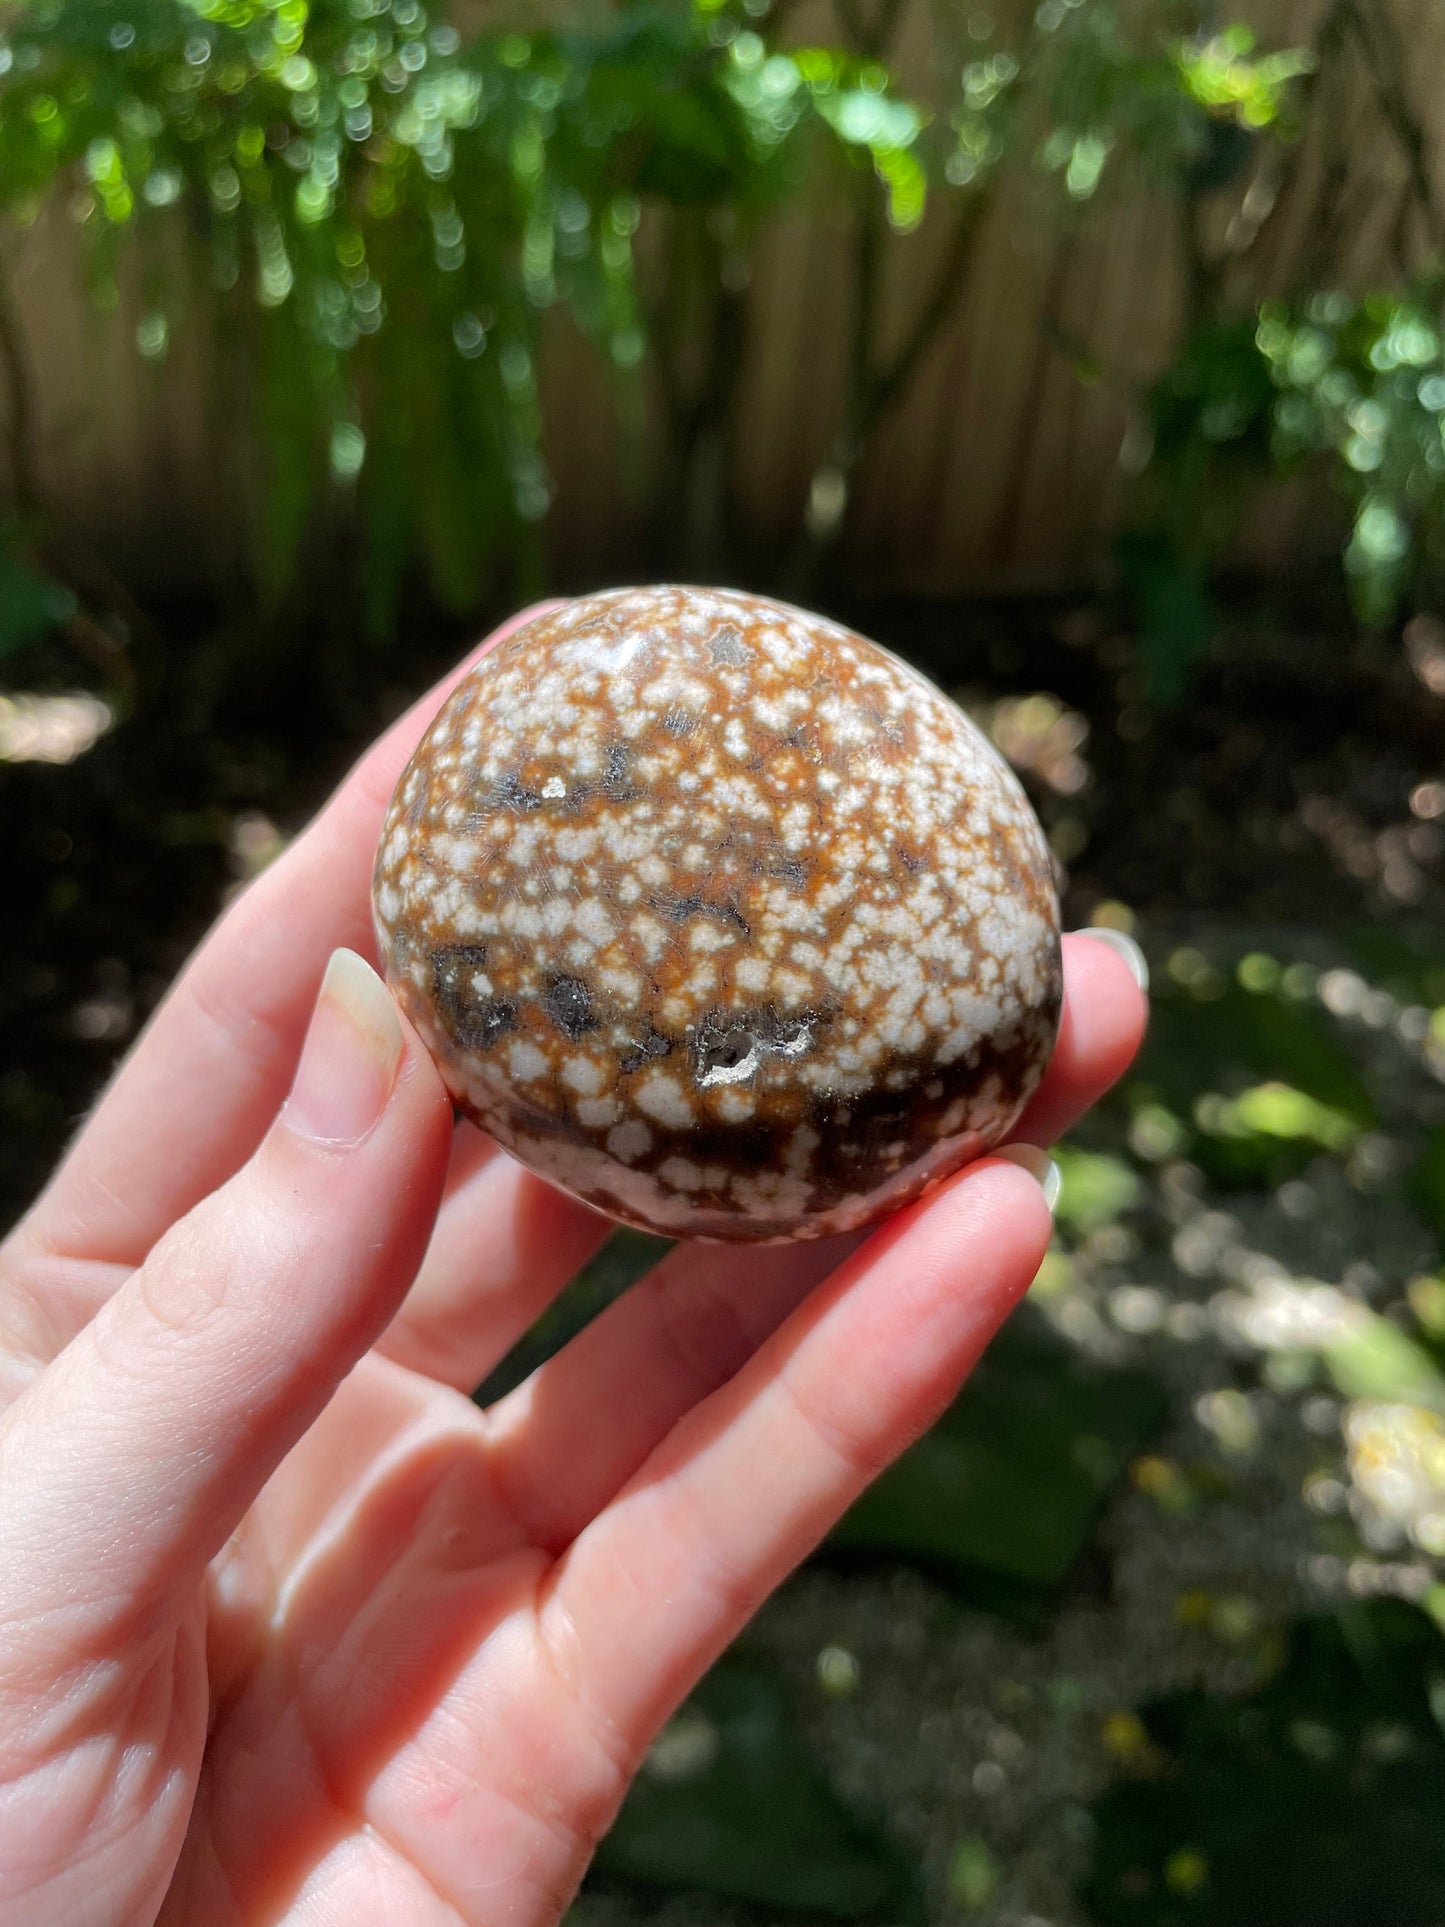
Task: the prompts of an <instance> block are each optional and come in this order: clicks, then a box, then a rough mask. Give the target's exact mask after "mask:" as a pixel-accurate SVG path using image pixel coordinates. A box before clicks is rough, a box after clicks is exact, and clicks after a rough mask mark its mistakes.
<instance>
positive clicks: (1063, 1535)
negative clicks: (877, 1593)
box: [829, 1154, 1166, 1613]
mask: <svg viewBox="0 0 1445 1927" xmlns="http://www.w3.org/2000/svg"><path fill="white" fill-rule="evenodd" d="M1075 1155H1076V1157H1077V1154H1075ZM1075 1171H1076V1175H1077V1164H1076V1166H1075ZM1165 1403H1166V1401H1165V1396H1164V1393H1163V1391H1162V1389H1161V1388H1160V1386H1159V1385H1158V1384H1157V1383H1156V1382H1155V1381H1154V1380H1153V1379H1151V1378H1149V1377H1148V1376H1146V1375H1144V1374H1142V1373H1138V1372H1132V1371H1124V1370H1110V1369H1108V1368H1106V1367H1103V1366H1099V1365H1095V1364H1091V1363H1090V1362H1089V1361H1088V1360H1087V1359H1086V1358H1085V1357H1084V1356H1083V1355H1082V1354H1080V1353H1079V1352H1077V1351H1075V1350H1073V1349H1072V1348H1071V1347H1069V1346H1068V1345H1066V1344H1065V1343H1063V1341H1062V1340H1060V1339H1058V1338H1057V1337H1055V1336H1054V1335H1053V1333H1052V1332H1051V1330H1050V1329H1049V1327H1048V1326H1047V1325H1046V1324H1045V1322H1044V1321H1043V1319H1042V1318H1041V1317H1040V1316H1039V1315H1038V1314H1037V1313H1035V1312H1034V1311H1033V1310H1032V1309H1031V1308H1030V1307H1027V1306H1026V1307H1024V1308H1023V1309H1022V1310H1021V1311H1020V1312H1018V1313H1016V1314H1015V1316H1014V1317H1013V1319H1011V1320H1010V1322H1009V1323H1008V1324H1007V1325H1006V1326H1005V1327H1004V1329H1003V1331H1002V1332H1001V1333H1000V1335H999V1336H998V1337H997V1338H996V1339H995V1340H994V1342H993V1344H992V1345H991V1347H990V1348H989V1350H988V1352H987V1354H986V1355H985V1357H984V1359H983V1361H982V1363H981V1364H980V1365H978V1366H977V1367H976V1369H975V1371H974V1373H973V1376H972V1377H971V1378H970V1380H969V1382H968V1384H967V1385H966V1386H965V1387H964V1389H963V1391H962V1392H961V1393H960V1395H959V1397H958V1398H957V1399H956V1400H955V1401H954V1403H953V1405H952V1406H951V1407H950V1408H949V1410H948V1411H947V1412H946V1413H945V1415H944V1416H943V1418H942V1419H940V1420H939V1422H938V1423H937V1425H935V1426H934V1428H933V1429H932V1431H930V1432H929V1433H928V1434H927V1435H926V1436H925V1437H924V1438H922V1439H920V1440H919V1442H918V1444H917V1445H915V1446H914V1447H913V1448H912V1450H911V1451H909V1452H908V1453H907V1454H905V1456H904V1457H903V1458H902V1459H900V1460H899V1461H898V1463H897V1465H895V1466H894V1467H892V1469H891V1470H889V1471H887V1472H885V1473H884V1474H883V1476H882V1478H881V1479H879V1480H878V1482H877V1483H876V1484H875V1485H873V1486H872V1487H870V1489H869V1490H868V1491H867V1492H866V1493H865V1494H864V1495H863V1497H862V1498H861V1499H860V1500H859V1501H858V1503H857V1504H856V1505H855V1506H854V1507H853V1509H852V1511H851V1512H850V1513H849V1514H848V1515H847V1517H846V1518H845V1519H844V1520H843V1522H842V1524H841V1525H840V1526H839V1527H838V1528H837V1530H836V1531H835V1532H834V1534H833V1536H832V1539H831V1540H830V1542H829V1543H830V1545H831V1546H832V1547H833V1548H834V1549H835V1550H837V1551H842V1552H846V1553H848V1554H849V1555H850V1556H853V1557H858V1556H862V1555H864V1554H867V1555H868V1556H869V1557H872V1558H885V1559H906V1560H914V1561H919V1562H921V1563H923V1564H924V1565H926V1566H928V1567H930V1568H931V1569H933V1570H936V1571H939V1572H942V1573H945V1574H947V1575H948V1576H949V1577H950V1578H951V1579H953V1580H954V1582H955V1583H957V1584H961V1585H962V1586H963V1587H964V1589H965V1591H966V1592H967V1594H968V1595H969V1596H970V1597H972V1598H976V1599H979V1600H983V1601H986V1602H987V1603H989V1604H991V1605H994V1606H999V1607H1004V1608H1007V1609H1010V1610H1015V1611H1022V1612H1024V1613H1029V1612H1033V1611H1037V1610H1038V1608H1039V1605H1040V1603H1041V1601H1042V1600H1043V1599H1046V1598H1047V1596H1048V1595H1049V1594H1050V1593H1052V1592H1053V1591H1054V1590H1055V1589H1056V1588H1057V1587H1058V1586H1060V1585H1061V1584H1062V1583H1063V1581H1064V1579H1065V1578H1066V1577H1067V1575H1068V1573H1069V1571H1070V1569H1071V1567H1072V1566H1073V1565H1074V1563H1075V1561H1076V1560H1077V1559H1078V1557H1079V1555H1080V1554H1081V1553H1082V1551H1083V1550H1084V1547H1085V1546H1086V1545H1087V1543H1088V1540H1089V1536H1090V1534H1091V1532H1092V1530H1093V1527H1094V1522H1095V1520H1096V1519H1097V1517H1098V1515H1099V1512H1100V1510H1101V1509H1102V1507H1103V1505H1104V1503H1105V1501H1106V1500H1107V1498H1108V1497H1109V1495H1110V1493H1111V1492H1112V1491H1113V1489H1114V1487H1115V1486H1116V1485H1117V1483H1118V1482H1119V1480H1120V1479H1121V1478H1122V1477H1123V1475H1124V1471H1125V1468H1126V1467H1127V1465H1128V1463H1129V1461H1130V1460H1131V1459H1132V1458H1133V1457H1134V1456H1135V1455H1136V1454H1137V1453H1138V1452H1139V1451H1140V1450H1141V1449H1142V1448H1143V1446H1144V1445H1145V1444H1146V1443H1147V1442H1148V1440H1149V1438H1150V1436H1151V1435H1152V1434H1153V1432H1154V1431H1155V1430H1156V1429H1157V1427H1158V1425H1159V1424H1160V1422H1161V1420H1162V1418H1163V1416H1164V1411H1165Z"/></svg>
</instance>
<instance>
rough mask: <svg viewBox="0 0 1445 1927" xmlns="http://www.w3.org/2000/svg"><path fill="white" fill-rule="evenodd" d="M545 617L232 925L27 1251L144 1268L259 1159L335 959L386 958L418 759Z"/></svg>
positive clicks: (352, 786) (347, 794) (42, 1213)
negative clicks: (393, 838) (393, 869)
mask: <svg viewBox="0 0 1445 1927" xmlns="http://www.w3.org/2000/svg"><path fill="white" fill-rule="evenodd" d="M542 606H544V607H545V606H550V605H542ZM537 613H539V611H538V610H537V609H530V610H524V611H523V612H522V613H521V614H520V615H518V616H516V617H514V618H513V620H512V621H511V622H510V623H508V624H506V625H505V626H504V627H503V628H502V629H500V630H498V631H497V632H496V633H495V634H494V635H493V636H491V637H489V638H488V639H487V641H486V642H485V643H483V644H481V645H480V647H479V648H478V649H477V650H474V651H473V652H472V655H471V656H469V657H468V658H467V659H466V661H465V662H462V663H460V664H458V666H457V668H456V669H455V670H454V671H453V672H452V673H451V675H449V676H447V677H445V678H444V679H443V681H442V682H440V683H439V684H437V685H436V687H435V688H433V689H431V690H430V691H428V693H427V694H426V695H425V696H423V697H422V698H421V699H420V701H419V702H417V703H415V704H414V705H413V706H412V708H411V709H409V710H408V711H407V713H406V715H405V716H403V717H402V718H401V720H400V721H399V722H397V723H396V724H395V725H393V727H392V728H391V729H390V730H388V731H387V733H386V734H385V735H384V736H383V737H382V738H381V739H380V741H379V742H377V743H376V744H374V745H373V747H372V748H371V749H370V750H369V751H368V752H367V754H366V755H365V756H364V757H363V758H362V759H361V761H360V762H359V763H358V764H357V766H356V767H355V768H354V769H353V770H352V772H351V774H350V776H348V777H347V779H346V781H345V782H344V783H343V784H342V785H341V788H340V789H339V790H338V791H337V793H336V794H335V795H334V796H333V797H332V799H331V801H330V802H329V803H328V804H327V805H326V807H325V809H324V810H322V812H321V814H320V815H319V816H318V817H317V818H316V819H315V820H314V822H312V824H311V825H310V827H309V828H308V829H307V830H306V831H305V832H304V833H303V834H302V835H301V836H300V837H298V838H297V840H296V841H295V842H294V843H293V844H292V846H291V847H290V849H289V850H288V851H287V852H286V854H285V855H284V856H282V857H281V858H280V859H279V860H278V861H277V862H276V863H275V864H274V865H273V866H272V867H271V868H270V869H269V870H267V871H266V872H265V873H264V874H263V875H262V876H261V877H259V878H258V879H257V881H256V882H255V883H254V884H253V885H252V886H251V888H250V889H249V890H247V891H246V892H245V894H244V895H243V896H242V897H240V899H239V900H238V901H237V902H236V904H235V905H234V906H233V907H232V909H231V910H230V911H229V912H228V913H227V914H226V916H225V917H224V918H223V919H222V920H221V922H220V923H219V925H218V926H217V927H216V929H215V930H214V931H213V932H212V933H211V935H210V936H209V937H208V938H207V940H206V942H205V943H204V944H203V946H202V948H201V949H200V951H199V952H198V953H197V955H196V956H195V957H194V958H193V959H192V961H191V963H190V964H189V965H188V966H187V968H186V970H185V972H184V973H183V975H182V976H181V978H180V980H179V981H178V983H177V984H176V986H175V987H174V989H173V990H172V991H171V993H170V995H169V996H168V997H167V998H166V1000H165V1002H164V1003H163V1004H162V1005H161V1007H160V1009H159V1010H158V1011H157V1012H156V1014H155V1016H154V1017H153V1018H152V1019H151V1022H150V1024H149V1025H148V1026H147V1028H146V1030H145V1032H144V1033H143V1035H142V1036H141V1038H140V1040H139V1042H138V1043H137V1044H136V1046H135V1048H134V1049H133V1050H132V1051H131V1053H130V1055H129V1056H128V1057H127V1059H126V1061H125V1063H124V1064H123V1065H122V1066H121V1069H120V1072H119V1073H118V1075H117V1077H116V1078H115V1080H114V1082H113V1083H112V1084H111V1086H110V1089H109V1090H108V1091H107V1093H106V1095H105V1096H104V1098H103V1099H102V1101H101V1103H100V1106H99V1108H98V1110H97V1111H96V1112H95V1114H94V1116H93V1117H92V1118H91V1120H90V1122H89V1123H88V1125H87V1126H86V1128H85V1130H84V1132H83V1133H82V1135H81V1137H80V1138H79V1140H78V1141H77V1143H76V1144H75V1146H74V1148H73V1149H72V1151H71V1153H70V1155H69V1157H68V1158H67V1159H66V1161H65V1163H64V1164H63V1165H62V1166H61V1169H60V1171H59V1172H58V1174H57V1176H56V1177H55V1179H54V1180H53V1182H52V1184H51V1185H50V1187H49V1189H48V1191H47V1192H46V1193H45V1194H44V1196H43V1197H42V1198H41V1200H40V1202H39V1204H38V1205H37V1206H36V1208H35V1210H34V1212H33V1213H32V1214H31V1217H30V1219H29V1220H28V1221H27V1223H26V1225H25V1227H24V1232H23V1236H24V1237H25V1239H26V1240H28V1241H29V1242H30V1243H32V1244H34V1245H39V1246H41V1247H42V1248H44V1249H46V1250H49V1251H53V1252H61V1253H65V1254H69V1255H83V1256H85V1257H100V1258H105V1259H108V1260H110V1261H112V1262H120V1263H123V1264H125V1265H126V1266H128V1267H130V1266H135V1265H138V1264H139V1263H140V1262H141V1260H142V1259H143V1258H144V1257H145V1255H146V1253H147V1252H148V1251H149V1250H150V1248H151V1246H152V1245H153V1244H154V1243H155V1241H156V1239H157V1238H158V1237H160V1235H161V1234H162V1232H163V1231H164V1230H165V1229H166V1228H167V1226H168V1225H170V1224H171V1223H172V1222H173V1221H174V1220H175V1219H176V1218H178V1217H180V1216H182V1215H183V1214H184V1213H185V1212H186V1211H188V1210H189V1209H190V1208H191V1206H192V1205H193V1204H195V1203H196V1202H197V1200H198V1199H200V1198H202V1197H205V1196H206V1195H207V1194H208V1193H209V1192H211V1191H213V1190H215V1189H216V1187H217V1186H218V1185H220V1184H222V1183H223V1182H224V1181H225V1180H226V1179H227V1178H228V1177H229V1176H230V1175H231V1173H232V1172H233V1171H235V1170H236V1169H237V1168H238V1166H239V1165H240V1164H241V1163H242V1162H243V1161H244V1159H245V1158H247V1157H248V1156H249V1155H250V1153H251V1152H252V1150H253V1149H254V1148H255V1146H256V1145H257V1143H259V1141H260V1139H261V1136H262V1134H263V1132H264V1131H265V1130H266V1128H267V1126H268V1125H269V1124H270V1122H271V1119H272V1117H273V1116H274V1115H275V1112H276V1107H277V1105H278V1104H279V1103H280V1102H281V1100H282V1098H283V1097H284V1095H285V1092H286V1085H287V1081H288V1079H289V1077H290V1074H291V1069H292V1066H293V1065H294V1064H295V1062H296V1052H297V1049H298V1047H299V1045H300V1042H301V1036H302V1033H303V1031H304V1029H305V1025H306V1019H307V1016H308V1014H309V1012H310V1009H311V1006H312V1003H313V1002H314V1000H315V997H316V991H317V986H318V984H319V983H320V981H321V973H322V971H323V969H324V968H325V966H326V960H327V957H328V956H329V955H330V953H331V951H332V950H333V949H334V948H335V947H336V946H337V945H338V944H342V945H346V946H348V947H349V948H351V949H354V950H356V951H358V952H359V953H361V954H362V955H364V956H371V955H372V954H373V953H374V944H373V939H372V932H371V912H370V882H371V865H372V859H373V856H374V854H375V849H376V840H377V837H378V836H379V834H380V831H381V824H382V819H383V817H384V815H385V812H386V806H387V803H388V801H389V799H390V796H391V792H392V789H393V787H394V786H395V784H396V781H397V779H398V777H399V776H400V775H401V772H402V770H403V768H404V767H405V764H406V761H407V758H408V757H409V756H410V754H411V752H412V750H413V749H414V748H415V747H416V744H417V741H418V740H419V738H420V736H421V734H422V731H423V729H424V728H425V726H426V724H427V723H428V722H429V721H430V719H431V717H432V716H433V715H434V714H435V713H436V710H437V708H438V707H439V706H440V704H441V702H442V700H443V698H444V697H445V696H446V695H447V694H448V693H449V691H450V689H451V688H452V687H453V686H454V685H455V683H456V682H457V681H459V680H460V678H461V677H462V676H463V675H464V674H465V673H466V671H467V669H468V668H470V666H471V665H472V663H473V662H474V661H475V660H476V659H477V658H478V656H480V655H481V654H483V653H484V652H485V651H486V650H487V649H489V648H492V647H494V646H495V645H496V644H497V643H498V642H499V641H501V640H502V638H503V637H505V636H507V635H510V634H511V633H512V631H513V630H515V629H516V628H518V627H519V626H520V625H521V624H523V623H524V622H527V621H530V620H531V618H532V617H533V616H534V615H536V614H537Z"/></svg>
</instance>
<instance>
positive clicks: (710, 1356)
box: [487, 1237, 859, 1552]
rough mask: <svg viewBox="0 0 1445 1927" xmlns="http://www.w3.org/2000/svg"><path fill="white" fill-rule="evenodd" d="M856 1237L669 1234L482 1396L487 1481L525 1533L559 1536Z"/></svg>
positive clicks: (567, 1537)
mask: <svg viewBox="0 0 1445 1927" xmlns="http://www.w3.org/2000/svg"><path fill="white" fill-rule="evenodd" d="M858 1242H859V1241H858V1239H857V1238H856V1237H848V1238H828V1239H820V1240H819V1241H818V1242H816V1243H812V1244H802V1245H791V1246H790V1245H779V1246H775V1247H770V1248H768V1249H765V1250H751V1251H748V1250H739V1249H738V1247H737V1246H735V1245H679V1246H678V1247H677V1248H676V1249H675V1250H673V1251H671V1252H669V1254H668V1255H667V1257H666V1258H664V1259H663V1260H662V1262H661V1263H660V1264H658V1265H655V1266H654V1267H653V1269H652V1270H651V1271H650V1272H648V1273H647V1275H646V1276H645V1277H644V1278H642V1279H640V1280H639V1281H638V1283H637V1284H635V1285H634V1286H633V1287H632V1289H631V1290H630V1291H628V1292H626V1293H624V1294H623V1296H622V1297H621V1298H618V1299H616V1300H615V1301H614V1302H613V1303H612V1304H611V1305H609V1306H608V1307H607V1309H606V1310H605V1311H603V1312H601V1313H599V1314H598V1316H597V1317H596V1318H594V1319H593V1320H592V1322H591V1324H589V1325H588V1326H587V1327H586V1329H585V1330H584V1331H582V1332H581V1333H579V1334H578V1336H577V1337H576V1338H574V1339H573V1340H572V1342H571V1343H570V1344H569V1345H566V1346H564V1347H563V1349H562V1350H561V1351H560V1352H558V1353H557V1354H556V1356H555V1357H553V1358H551V1359H549V1360H548V1361H547V1363H546V1364H544V1365H542V1366H540V1367H539V1368H538V1370H537V1371H535V1372H533V1374H532V1376H531V1377H530V1378H529V1379H528V1380H527V1381H526V1383H525V1384H523V1385H519V1386H518V1387H517V1389H516V1391H514V1392H512V1393H509V1394H508V1396H507V1397H506V1398H503V1399H500V1400H499V1401H498V1402H497V1404H496V1405H494V1406H492V1407H491V1408H490V1410H489V1411H488V1413H487V1420H488V1457H489V1460H490V1463H491V1466H492V1478H493V1483H494V1484H495V1486H496V1488H497V1490H498V1492H499V1493H500V1494H501V1496H502V1497H503V1499H504V1500H505V1502H506V1506H507V1510H508V1512H509V1513H510V1515H511V1516H512V1517H513V1518H514V1519H515V1520H517V1521H518V1523H519V1529H520V1531H521V1532H522V1533H523V1535H524V1536H525V1538H526V1541H527V1543H528V1544H531V1545H538V1546H544V1547H546V1548H548V1549H549V1550H550V1551H553V1552H561V1551H562V1550H563V1548H564V1547H566V1546H567V1545H569V1544H570V1543H571V1542H572V1540H573V1539H574V1538H575V1537H576V1536H577V1534H578V1533H579V1532H580V1531H581V1530H582V1528H583V1527H584V1526H585V1525H586V1524H587V1522H588V1520H590V1519H591V1518H592V1517H593V1516H594V1514H595V1513H597V1512H598V1511H600V1509H601V1508H602V1507H603V1506H604V1505H606V1504H607V1502H608V1501H609V1500H610V1499H611V1498H612V1497H613V1495H614V1494H615V1493H616V1492H617V1491H618V1490H619V1488H620V1487H621V1486H622V1485H624V1484H625V1483H626V1481H627V1480H628V1479H630V1478H631V1477H632V1475H633V1473H634V1472H635V1471H636V1470H637V1468H638V1467H639V1466H640V1465H641V1464H642V1462H643V1460H644V1459H645V1458H646V1457H647V1455H648V1453H649V1452H651V1451H652V1449H653V1448H654V1446H656V1445H657V1444H658V1442H659V1441H660V1440H662V1439H664V1438H665V1437H666V1436H667V1434H668V1432H669V1431H671V1429H672V1427H673V1426H674V1425H675V1424H676V1423H677V1421H678V1420H679V1419H680V1418H681V1417H682V1415H683V1414H684V1412H686V1411H688V1410H689V1409H690V1408H691V1407H692V1406H693V1405H695V1404H697V1402H698V1401H699V1400H700V1399H703V1398H705V1397H706V1396H707V1395H708V1394H709V1393H710V1392H713V1391H715V1390H716V1389H717V1387H718V1386H719V1385H722V1384H725V1383H726V1382H727V1380H728V1379H729V1378H731V1377H732V1375H733V1374H734V1372H736V1371H738V1370H739V1369H740V1368H741V1367H742V1366H743V1365H744V1364H746V1362H747V1361H748V1359H749V1358H751V1357H752V1355H753V1353H754V1352H755V1351H756V1350H757V1348H758V1346H759V1345H761V1344H762V1342H763V1340H764V1339H765V1338H767V1337H768V1336H769V1334H770V1333H771V1332H773V1331H774V1330H775V1329H776V1327H777V1326H778V1325H779V1324H781V1322H782V1321H783V1319H784V1318H785V1317H786V1316H787V1315H788V1313H789V1312H790V1311H792V1310H793V1309H794V1307H795V1306H797V1305H800V1304H801V1303H802V1302H803V1300H804V1298H806V1297H807V1295H808V1293H809V1292H810V1291H811V1290H813V1288H814V1286H816V1285H817V1284H819V1283H820V1282H821V1281H822V1280H823V1279H824V1278H826V1277H827V1275H828V1273H829V1272H830V1271H832V1270H833V1269H834V1267H835V1266H836V1265H837V1264H839V1263H840V1262H841V1260H842V1259H843V1258H844V1257H846V1255H847V1254H848V1253H849V1252H850V1251H851V1250H852V1249H853V1248H854V1247H855V1246H856V1245H857V1243H858ZM599 1412H605V1413H606V1414H607V1423H606V1425H599V1424H598V1423H597V1415H598V1413H599Z"/></svg>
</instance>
